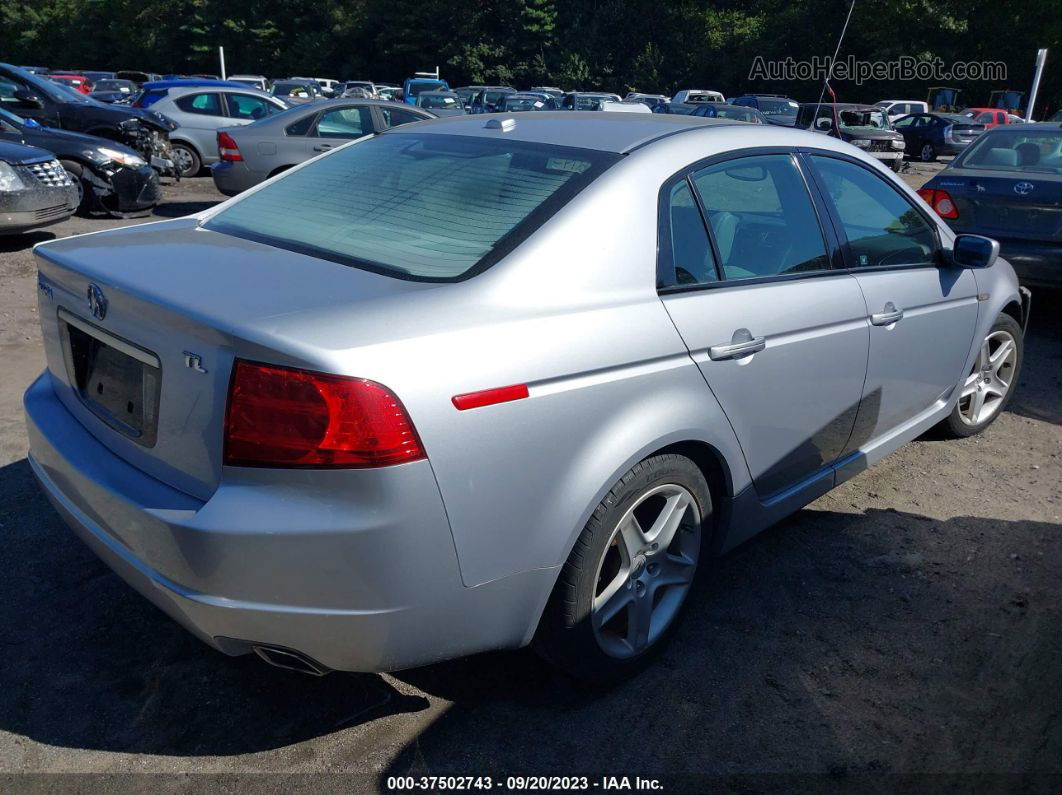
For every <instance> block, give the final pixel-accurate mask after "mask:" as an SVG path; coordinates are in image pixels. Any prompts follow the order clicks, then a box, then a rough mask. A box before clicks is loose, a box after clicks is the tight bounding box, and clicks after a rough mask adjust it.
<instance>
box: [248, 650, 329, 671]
mask: <svg viewBox="0 0 1062 795" xmlns="http://www.w3.org/2000/svg"><path fill="white" fill-rule="evenodd" d="M251 648H252V649H253V650H254V653H255V654H257V655H258V656H259V657H261V658H262V659H263V660H265V661H266V662H267V663H269V664H270V665H272V666H274V667H276V668H286V669H287V670H289V671H298V672H299V673H302V674H310V676H324V675H325V674H329V673H332V669H331V668H328V667H326V666H324V665H321V663H319V662H317V660H315V659H313V658H312V657H307V656H306V655H305V654H303V653H302V652H301V651H296V650H295V649H285V648H282V647H280V646H258V645H254V646H251Z"/></svg>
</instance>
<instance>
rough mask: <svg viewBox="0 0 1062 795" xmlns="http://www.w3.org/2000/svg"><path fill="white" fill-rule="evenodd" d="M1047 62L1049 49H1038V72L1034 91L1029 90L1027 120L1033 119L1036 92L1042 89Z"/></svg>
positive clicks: (1034, 82) (1033, 87)
mask: <svg viewBox="0 0 1062 795" xmlns="http://www.w3.org/2000/svg"><path fill="white" fill-rule="evenodd" d="M1046 62H1047V49H1046V48H1044V49H1039V50H1037V51H1036V72H1035V73H1034V74H1033V84H1032V91H1030V92H1029V105H1028V107H1027V108H1026V109H1025V121H1032V120H1033V107H1034V106H1035V105H1036V92H1037V91H1039V90H1040V78H1041V77H1042V76H1043V73H1044V64H1045V63H1046Z"/></svg>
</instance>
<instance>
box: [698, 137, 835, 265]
mask: <svg viewBox="0 0 1062 795" xmlns="http://www.w3.org/2000/svg"><path fill="white" fill-rule="evenodd" d="M693 182H694V185H695V186H696V188H697V193H698V194H699V195H700V199H701V204H702V206H703V207H704V210H705V213H706V214H707V216H708V222H709V223H710V224H711V227H712V233H713V235H714V236H715V243H716V247H717V249H718V251H719V259H720V265H722V269H723V275H724V277H725V278H726V279H728V280H730V279H755V278H762V277H765V276H780V275H786V274H794V273H810V272H814V271H823V270H829V268H830V264H829V259H828V257H827V255H826V244H825V242H824V240H823V237H822V229H821V228H820V227H819V220H818V216H817V215H816V214H815V207H814V205H813V204H812V202H811V196H810V195H809V194H808V190H807V185H806V184H805V183H804V178H803V176H802V175H801V173H800V171H799V169H798V168H797V166H796V163H795V162H794V161H793V158H792V157H790V156H789V155H781V154H780V155H760V156H757V157H743V158H739V159H736V160H727V161H724V162H722V163H718V164H716V165H713V166H709V167H707V168H704V169H701V170H700V171H697V172H695V173H694V175H693Z"/></svg>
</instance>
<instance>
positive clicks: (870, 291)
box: [806, 153, 977, 452]
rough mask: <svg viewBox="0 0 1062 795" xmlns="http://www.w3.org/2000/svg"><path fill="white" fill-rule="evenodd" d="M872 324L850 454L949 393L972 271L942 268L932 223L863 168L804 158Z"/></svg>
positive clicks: (964, 350) (840, 159)
mask: <svg viewBox="0 0 1062 795" xmlns="http://www.w3.org/2000/svg"><path fill="white" fill-rule="evenodd" d="M806 161H807V162H808V163H809V164H810V165H811V167H812V171H813V173H814V175H815V179H816V182H817V184H818V186H819V189H820V191H821V193H822V195H823V198H824V199H825V200H826V203H827V206H828V208H829V212H830V215H831V217H832V219H833V223H834V227H835V230H836V233H837V236H838V238H839V239H840V240H841V242H842V248H843V252H844V259H845V264H846V265H847V266H848V268H849V269H850V272H851V273H852V274H853V275H854V276H855V278H856V281H857V282H858V284H859V287H860V289H861V290H862V291H863V295H864V297H865V298H866V306H867V310H868V315H869V320H870V358H869V362H868V367H867V377H866V385H865V387H864V388H863V396H862V401H861V404H860V407H859V417H858V419H857V422H856V426H855V430H854V433H853V435H852V439H851V442H850V443H849V444H848V447H847V451H848V452H851V451H854V450H856V449H858V448H860V447H861V446H863V445H865V444H866V443H868V442H872V441H873V440H875V439H878V438H880V437H883V436H886V435H888V434H889V433H890V432H892V431H894V430H896V429H897V428H898V427H899V426H902V425H903V424H904V423H907V422H908V421H910V420H913V419H915V418H916V417H918V415H920V414H921V413H923V412H927V411H929V410H931V409H935V408H939V406H940V401H942V400H946V399H948V398H949V397H950V396H951V393H952V391H953V390H954V389H955V387H956V385H957V384H958V383H959V380H960V378H961V376H962V375H964V373H963V372H962V371H963V368H964V367H965V365H966V360H967V357H968V355H969V352H970V348H971V345H972V344H973V333H974V325H975V323H976V321H977V283H976V281H975V280H974V276H973V272H972V271H970V270H967V269H963V268H957V267H954V266H947V265H944V264H943V258H942V256H941V244H940V238H939V235H938V233H937V229H936V224H935V223H934V222H933V221H932V220H931V219H930V217H929V216H928V215H927V214H925V213H924V212H923V210H922V209H921V208H919V207H917V206H915V204H914V203H913V202H911V201H910V200H909V199H908V197H907V196H906V195H905V194H904V193H902V192H901V191H900V189H899V188H898V187H897V186H895V185H894V184H893V183H892V181H891V180H890V179H889V177H888V176H887V175H884V174H880V173H879V172H878V170H877V169H875V168H874V167H873V166H871V165H869V164H865V163H862V162H860V161H857V160H855V159H849V158H847V157H845V156H844V155H837V154H836V153H816V154H810V155H807V156H806Z"/></svg>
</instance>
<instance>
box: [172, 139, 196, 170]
mask: <svg viewBox="0 0 1062 795" xmlns="http://www.w3.org/2000/svg"><path fill="white" fill-rule="evenodd" d="M173 162H174V164H175V165H176V166H177V172H178V173H179V174H180V175H181V176H182V177H194V176H195V174H193V173H191V171H192V169H193V168H194V167H195V156H194V155H193V154H192V153H191V152H189V151H188V150H187V149H185V148H184V147H183V146H175V147H173Z"/></svg>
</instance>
